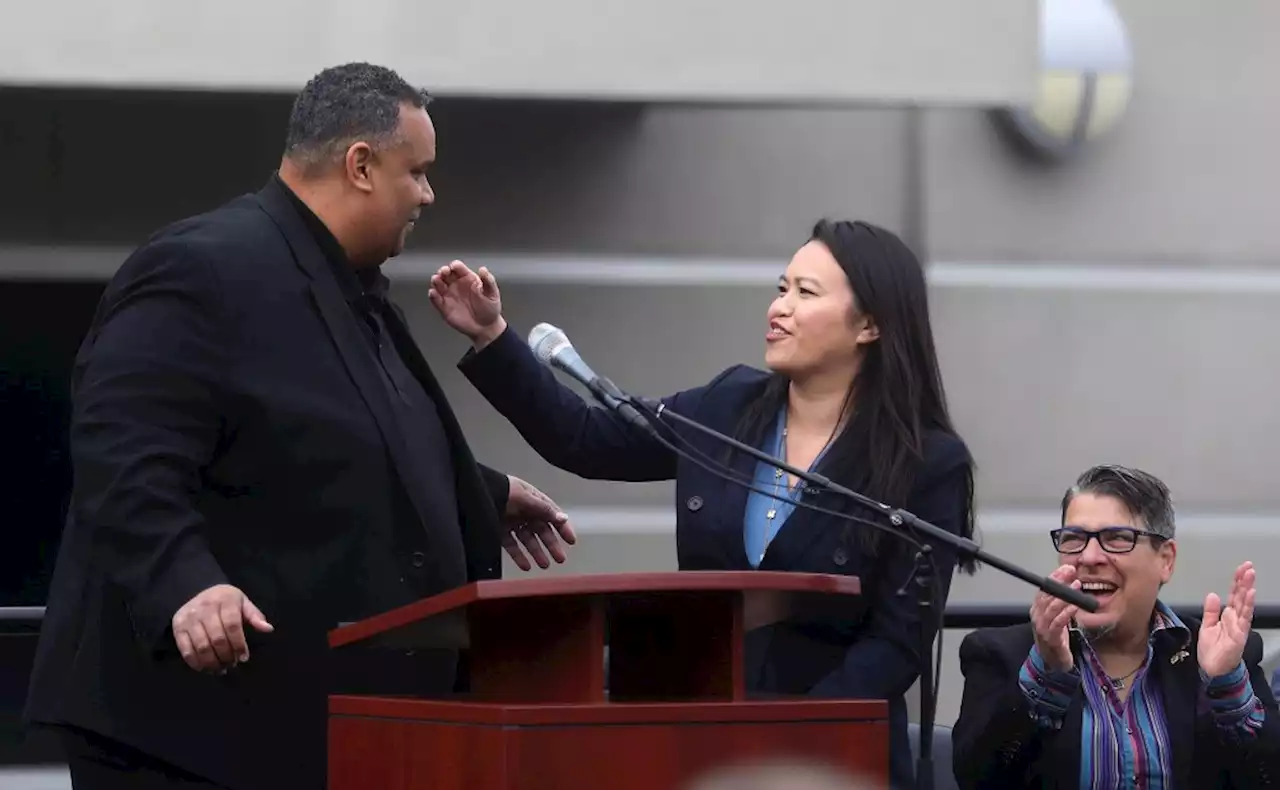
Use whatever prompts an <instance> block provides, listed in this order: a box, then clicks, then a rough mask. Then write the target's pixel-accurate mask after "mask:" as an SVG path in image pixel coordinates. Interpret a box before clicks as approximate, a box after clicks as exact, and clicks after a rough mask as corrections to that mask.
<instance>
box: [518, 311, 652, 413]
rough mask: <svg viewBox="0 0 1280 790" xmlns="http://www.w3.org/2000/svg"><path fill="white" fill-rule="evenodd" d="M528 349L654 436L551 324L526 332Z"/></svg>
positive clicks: (623, 399) (608, 383) (613, 388)
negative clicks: (527, 333)
mask: <svg viewBox="0 0 1280 790" xmlns="http://www.w3.org/2000/svg"><path fill="white" fill-rule="evenodd" d="M528 342H529V348H530V349H532V350H533V355H534V356H535V357H537V359H538V361H539V362H541V363H542V364H544V365H547V366H549V367H553V368H556V369H557V370H561V371H564V372H565V373H566V374H568V375H569V376H570V377H571V378H572V379H573V380H575V381H577V382H578V383H580V384H582V385H584V386H586V388H587V389H589V390H591V393H592V394H593V395H595V396H596V397H597V398H599V399H600V400H601V401H603V402H604V404H605V405H606V406H608V407H609V408H610V409H612V410H614V411H616V412H618V413H619V414H621V415H622V416H623V417H624V418H626V420H627V421H628V422H630V423H632V424H633V425H636V426H639V427H640V428H643V429H644V430H645V432H647V433H650V434H654V435H656V432H655V431H654V428H653V426H652V425H650V424H649V421H648V420H646V419H645V418H644V417H643V416H642V415H641V414H640V412H639V411H637V410H636V408H635V407H634V406H632V405H631V404H630V403H629V402H628V401H629V398H628V397H627V396H626V395H624V394H623V393H622V391H621V390H619V389H618V388H617V387H616V386H614V384H613V382H612V381H609V380H608V379H607V378H604V377H603V376H600V375H598V374H597V373H596V372H595V371H594V370H592V369H591V366H590V365H588V364H587V363H586V362H584V361H583V359H582V357H581V356H580V355H579V354H578V352H577V350H576V349H574V347H573V344H572V343H570V342H569V336H568V335H566V334H565V333H564V331H563V330H561V329H559V328H558V327H555V326H553V325H551V324H547V323H542V324H538V325H537V326H535V327H534V328H533V329H532V330H530V332H529V341H528Z"/></svg>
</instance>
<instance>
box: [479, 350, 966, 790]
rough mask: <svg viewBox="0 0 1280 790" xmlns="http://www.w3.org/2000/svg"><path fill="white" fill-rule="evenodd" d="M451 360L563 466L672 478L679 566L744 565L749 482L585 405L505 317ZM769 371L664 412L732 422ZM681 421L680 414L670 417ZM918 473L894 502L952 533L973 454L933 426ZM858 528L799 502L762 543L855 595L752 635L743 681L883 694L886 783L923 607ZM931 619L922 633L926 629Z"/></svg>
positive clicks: (905, 744)
mask: <svg viewBox="0 0 1280 790" xmlns="http://www.w3.org/2000/svg"><path fill="white" fill-rule="evenodd" d="M460 368H461V370H462V372H463V373H464V375H466V376H467V378H468V379H469V380H470V381H471V382H472V383H473V384H474V385H475V386H476V387H477V389H479V391H480V392H481V394H483V395H484V397H485V398H486V399H487V400H488V401H489V402H490V403H491V404H493V406H494V407H495V408H496V409H497V410H498V411H499V412H501V413H502V415H503V416H505V417H506V418H507V419H508V420H510V422H511V424H512V425H514V426H515V427H516V429H517V430H518V431H519V432H520V434H521V436H523V437H524V438H525V440H526V441H528V442H529V445H530V446H531V447H532V448H533V449H534V450H536V451H537V452H538V453H539V454H540V455H541V456H542V457H543V458H545V459H546V460H547V461H549V462H550V463H552V464H554V465H555V466H558V467H560V468H561V469H564V470H567V471H569V472H572V473H574V474H577V475H580V476H582V477H585V478H591V479H597V480H629V481H652V480H673V479H674V480H675V481H676V502H675V507H676V552H677V557H678V560H679V567H680V569H681V570H750V569H751V565H750V563H749V562H748V560H747V555H746V549H745V547H744V545H743V514H744V512H745V509H746V505H747V496H748V493H749V492H748V491H747V489H746V488H744V487H743V486H741V485H739V484H736V483H734V482H731V481H728V480H725V479H724V478H723V477H720V476H717V475H715V474H713V473H711V472H710V471H708V470H707V469H706V468H705V467H704V466H702V465H699V464H697V463H694V462H692V461H689V460H687V459H685V458H681V457H679V456H677V455H676V454H675V453H673V452H671V451H670V450H669V449H668V448H666V447H664V446H663V445H662V444H661V443H659V442H658V441H656V440H654V439H653V438H652V437H650V436H649V435H648V434H647V433H645V432H644V431H642V430H640V429H638V428H636V427H635V426H633V425H631V424H630V423H627V422H626V421H625V420H623V419H621V418H619V417H618V416H617V415H616V414H615V413H613V412H609V411H605V410H603V409H599V408H593V407H591V406H589V405H588V404H587V403H585V402H584V401H583V400H582V398H581V397H579V396H578V394H577V393H575V392H574V391H573V390H572V389H570V388H568V387H566V386H565V385H563V384H561V383H560V382H559V381H558V380H557V379H556V377H555V376H554V374H553V373H552V372H551V371H550V369H548V368H546V367H544V366H543V365H541V364H539V363H538V361H537V359H536V358H535V357H534V356H533V354H532V353H531V351H530V349H529V347H528V346H527V345H526V344H525V343H524V342H523V341H522V340H521V339H520V338H519V337H518V336H517V335H516V334H515V331H514V330H512V329H508V330H507V332H505V333H504V334H503V335H502V336H501V337H499V338H498V339H497V340H495V341H494V342H493V343H492V344H491V345H489V346H487V347H486V348H485V349H484V350H483V351H481V352H479V353H468V354H467V356H466V357H464V359H463V361H462V363H461V365H460ZM767 378H768V375H767V374H766V373H765V372H763V371H760V370H756V369H753V368H749V367H746V366H742V365H739V366H735V367H732V368H729V369H728V370H726V371H724V372H723V373H721V374H720V375H718V376H716V377H715V379H713V380H712V381H711V382H709V383H707V384H706V385H704V386H701V387H697V388H694V389H691V390H685V391H683V392H680V393H677V394H675V395H672V396H670V397H668V398H665V399H664V401H663V402H664V403H665V404H666V405H667V407H668V408H670V409H672V410H673V411H675V412H677V413H679V414H681V415H683V416H686V417H690V418H692V419H695V420H697V421H698V422H700V423H702V424H703V425H707V426H709V427H711V428H714V429H715V430H717V431H719V432H721V433H729V434H732V432H733V430H734V426H735V424H736V423H737V421H738V419H739V418H740V416H741V415H742V413H743V410H744V409H745V408H746V406H747V405H748V404H749V403H750V402H751V401H752V400H753V399H755V398H756V397H758V396H759V395H760V394H761V392H762V391H763V388H764V386H765V384H766V381H767ZM677 425H678V424H677ZM681 433H682V434H683V436H684V438H685V439H687V440H688V441H689V442H691V443H692V444H693V446H694V447H696V448H697V450H699V451H701V452H702V453H703V454H705V455H706V456H709V457H710V458H711V459H714V460H717V461H719V460H723V458H724V455H725V453H724V447H723V446H722V445H720V444H718V443H717V442H716V441H715V440H714V439H711V438H709V437H707V436H705V435H704V434H702V433H699V432H695V431H692V430H682V431H681ZM924 450H925V452H924V458H923V459H922V460H921V462H920V463H919V465H918V469H917V470H916V480H915V486H914V488H913V490H912V492H911V494H910V495H909V496H908V499H907V501H906V502H903V503H896V504H900V505H901V506H903V507H905V508H906V509H907V510H909V511H911V512H912V513H915V514H916V515H917V516H919V517H920V518H922V519H924V520H926V521H929V522H931V523H933V524H935V525H937V526H939V527H941V528H942V529H946V530H948V531H951V532H955V533H959V532H960V530H961V528H962V526H963V521H964V515H965V504H966V495H967V490H968V489H967V486H968V477H967V471H968V462H969V454H968V450H967V449H966V447H965V445H964V443H963V442H962V441H961V440H960V439H959V438H957V437H955V436H952V435H950V434H946V433H943V432H940V431H931V432H929V434H928V435H927V437H926V442H925V448H924ZM731 463H732V466H733V468H734V470H735V471H736V472H737V473H738V476H739V477H745V478H747V479H750V478H751V476H752V472H753V469H754V464H755V460H754V459H753V458H751V457H750V456H748V455H746V454H745V453H738V454H735V455H734V457H733V459H732V462H731ZM850 463H852V464H858V463H864V462H863V461H862V459H860V458H838V457H835V456H834V455H829V456H827V457H826V458H825V459H824V460H823V462H822V463H821V464H820V465H819V467H818V469H817V471H818V472H820V473H822V474H826V475H828V476H832V475H833V469H835V468H837V466H838V465H840V464H850ZM804 501H806V502H808V503H809V504H816V505H818V506H820V507H823V508H827V509H834V510H843V511H845V512H852V513H853V514H855V515H858V516H862V517H874V516H872V514H870V513H869V512H867V511H864V510H861V509H859V508H857V507H856V506H851V505H849V503H848V502H845V501H842V500H841V499H839V498H837V497H834V496H830V495H828V496H822V497H820V498H818V497H813V496H808V495H806V496H805V498H804ZM861 529H862V528H861V527H858V526H851V525H850V524H849V523H848V522H847V521H845V520H842V519H840V518H837V517H835V516H830V515H824V514H821V513H817V512H815V511H813V510H807V509H803V508H797V509H796V510H795V511H794V512H793V513H792V515H791V516H790V517H789V518H788V519H787V521H786V523H784V524H783V525H782V527H781V529H779V530H778V534H777V536H776V537H775V538H774V540H773V542H772V543H770V544H769V548H768V550H767V551H766V552H765V556H764V560H763V561H762V562H761V563H760V569H761V570H771V571H797V572H806V573H832V574H846V575H851V576H858V577H859V578H860V580H861V582H862V590H863V594H862V595H860V596H857V597H855V598H849V599H842V600H840V601H836V602H834V604H835V605H833V606H823V607H822V608H820V609H813V610H810V611H805V612H800V613H797V614H796V615H795V616H794V617H792V618H791V619H790V620H789V621H788V622H785V623H781V624H778V625H776V626H772V627H768V628H762V629H759V630H757V631H754V632H752V633H751V634H749V635H748V639H747V644H746V661H747V667H746V669H747V681H748V683H749V684H750V688H751V689H752V690H753V691H755V692H758V693H764V694H794V695H811V696H817V697H831V698H852V699H885V700H888V701H889V706H890V720H891V721H890V723H891V728H892V729H891V742H890V746H891V774H892V778H893V781H894V783H895V787H910V785H911V776H912V768H911V748H910V743H909V741H908V739H907V710H906V702H905V699H904V696H903V695H904V694H905V693H906V692H907V690H908V689H909V688H911V684H912V683H914V682H915V680H916V678H917V677H918V676H919V672H920V666H921V662H920V633H921V631H920V618H919V616H918V611H917V608H916V602H915V597H914V596H911V595H903V596H900V595H898V594H897V591H898V589H899V588H900V587H902V586H903V584H904V583H905V582H906V581H907V580H908V579H909V578H910V577H911V575H912V572H913V568H914V560H913V557H914V551H911V550H908V549H907V548H906V544H905V543H902V542H900V541H895V540H893V539H892V538H886V539H885V540H884V541H883V542H882V543H881V544H880V546H881V549H880V553H879V554H878V556H872V555H870V554H869V553H868V552H866V551H865V550H864V547H863V545H862V544H861V543H860V542H859V541H858V540H857V536H858V534H859V533H860V531H861ZM934 549H935V555H936V557H937V565H938V569H939V573H938V575H937V581H938V584H939V588H938V589H939V590H940V591H941V594H942V600H941V601H939V602H938V603H937V607H938V611H941V609H942V607H943V606H945V599H946V596H947V594H948V592H949V590H950V585H951V577H952V573H953V570H954V566H955V554H954V552H952V551H951V550H949V549H948V548H947V547H945V546H941V545H935V546H934ZM927 632H928V633H929V635H930V636H931V637H932V635H933V634H934V633H936V628H933V627H930V628H928V629H927Z"/></svg>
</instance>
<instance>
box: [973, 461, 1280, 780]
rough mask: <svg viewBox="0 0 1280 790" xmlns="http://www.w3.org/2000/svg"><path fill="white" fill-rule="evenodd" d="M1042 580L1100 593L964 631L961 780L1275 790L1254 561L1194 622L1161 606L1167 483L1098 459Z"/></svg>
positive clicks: (1274, 731)
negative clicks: (1089, 604) (1084, 607)
mask: <svg viewBox="0 0 1280 790" xmlns="http://www.w3.org/2000/svg"><path fill="white" fill-rule="evenodd" d="M1049 534H1050V537H1051V539H1052V541H1053V546H1054V548H1055V549H1056V550H1057V552H1058V557H1059V561H1060V567H1059V568H1058V569H1057V570H1056V571H1054V572H1053V573H1052V574H1051V576H1052V577H1053V578H1054V579H1057V580H1058V581H1060V582H1062V583H1064V584H1068V585H1070V586H1072V587H1074V588H1076V589H1079V590H1083V591H1084V592H1086V593H1088V594H1090V595H1092V596H1094V597H1095V598H1097V600H1098V603H1099V607H1098V611H1096V612H1084V611H1080V610H1078V609H1077V608H1076V607H1074V606H1070V605H1068V604H1066V603H1064V602H1063V601H1060V600H1059V599H1056V598H1053V597H1052V596H1049V595H1047V594H1045V593H1043V592H1042V593H1038V594H1037V595H1036V596H1035V599H1034V601H1033V603H1032V605H1031V610H1030V622H1028V623H1025V624H1022V625H1016V626H1009V627H1005V628H988V629H980V630H977V631H974V632H972V633H970V634H969V635H968V636H967V637H965V639H964V640H963V642H962V644H961V646H960V670H961V672H962V673H963V675H964V692H963V699H962V701H961V707H960V716H959V719H958V720H957V721H956V723H955V727H954V730H953V732H952V738H953V764H952V765H953V769H954V771H955V775H956V780H957V782H958V784H959V785H960V787H962V788H965V790H978V788H1012V787H1027V788H1030V787H1035V788H1048V787H1054V788H1062V789H1064V790H1065V788H1075V787H1079V788H1082V790H1083V789H1085V788H1088V789H1089V790H1093V789H1094V788H1106V790H1113V789H1114V790H1119V788H1126V789H1128V788H1135V789H1136V788H1142V789H1143V790H1146V789H1147V788H1152V789H1153V790H1170V788H1173V789H1175V790H1181V789H1182V788H1194V789H1195V790H1201V788H1205V789H1206V790H1207V788H1220V787H1230V788H1235V790H1243V789H1244V788H1254V787H1271V786H1280V712H1277V709H1276V699H1275V696H1274V695H1273V693H1272V691H1271V689H1270V687H1269V685H1268V683H1267V678H1266V675H1265V673H1264V671H1263V670H1262V668H1261V666H1260V664H1261V662H1262V639H1261V637H1260V636H1259V635H1258V634H1257V633H1255V632H1253V631H1252V630H1251V622H1252V617H1253V609H1254V597H1255V590H1254V585H1255V582H1256V578H1257V572H1256V570H1255V569H1254V567H1253V563H1251V562H1245V563H1243V564H1242V565H1240V567H1239V568H1237V569H1236V571H1235V574H1234V578H1233V579H1232V581H1231V587H1230V589H1229V592H1228V593H1227V596H1226V599H1225V601H1224V600H1223V599H1221V598H1220V597H1219V596H1218V594H1217V593H1209V594H1208V595H1207V596H1206V597H1205V602H1204V613H1203V616H1202V617H1201V619H1199V620H1194V619H1192V618H1186V619H1185V620H1184V619H1182V618H1179V617H1178V615H1177V614H1175V613H1174V611H1173V610H1172V609H1171V608H1169V607H1168V606H1167V605H1166V604H1165V603H1164V602H1162V601H1161V600H1160V597H1159V596H1160V590H1161V588H1162V587H1163V586H1164V585H1165V584H1166V583H1168V581H1169V579H1170V578H1172V576H1173V571H1174V566H1175V563H1176V560H1177V555H1178V549H1177V543H1176V541H1175V539H1174V509H1173V503H1172V500H1171V497H1170V495H1169V489H1168V488H1167V487H1166V486H1165V484H1164V483H1163V482H1161V481H1160V480H1159V479H1157V478H1156V477H1154V476H1153V475H1151V474H1148V473H1147V472H1143V471H1141V470H1137V469H1129V468H1125V467H1121V466H1113V465H1107V466H1096V467H1093V468H1091V469H1089V470H1088V471H1086V472H1085V473H1084V474H1082V475H1081V476H1080V477H1079V478H1078V479H1077V480H1076V483H1075V484H1074V485H1073V486H1072V487H1071V488H1069V489H1068V490H1067V492H1066V494H1065V495H1064V496H1063V499H1062V523H1061V526H1060V527H1059V528H1057V529H1054V530H1052V531H1051V532H1050V533H1049Z"/></svg>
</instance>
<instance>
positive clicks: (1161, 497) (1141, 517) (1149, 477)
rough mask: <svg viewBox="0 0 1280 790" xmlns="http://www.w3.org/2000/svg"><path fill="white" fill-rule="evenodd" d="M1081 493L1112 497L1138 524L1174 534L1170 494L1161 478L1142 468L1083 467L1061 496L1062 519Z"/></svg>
mask: <svg viewBox="0 0 1280 790" xmlns="http://www.w3.org/2000/svg"><path fill="white" fill-rule="evenodd" d="M1080 494H1093V495H1094V496H1109V497H1114V498H1116V499H1118V500H1120V501H1121V502H1122V503H1124V506H1125V509H1126V510H1128V511H1129V513H1130V514H1131V515H1132V516H1133V517H1134V520H1135V521H1137V522H1138V526H1140V527H1141V528H1143V529H1145V530H1148V531H1150V532H1154V533H1155V534H1157V535H1159V536H1160V537H1162V538H1166V539H1169V540H1172V539H1173V536H1174V514H1173V497H1172V496H1170V494H1169V487H1168V486H1166V485H1165V484H1164V483H1163V482H1162V481H1161V480H1160V478H1158V477H1156V476H1155V475H1153V474H1150V473H1149V472H1144V471H1142V470H1141V469H1130V468H1129V467H1126V466H1119V465H1118V464H1101V465H1099V466H1095V467H1093V468H1091V469H1088V470H1086V471H1085V472H1084V473H1083V474H1081V475H1080V477H1078V478H1077V479H1076V482H1075V485H1073V486H1071V487H1070V488H1068V489H1067V493H1066V494H1064V495H1063V497H1062V519H1063V521H1064V523H1065V520H1066V517H1067V507H1068V506H1069V505H1070V504H1071V500H1073V499H1075V498H1076V497H1077V496H1078V495H1080Z"/></svg>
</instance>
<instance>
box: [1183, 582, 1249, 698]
mask: <svg viewBox="0 0 1280 790" xmlns="http://www.w3.org/2000/svg"><path fill="white" fill-rule="evenodd" d="M1256 580H1257V572H1256V571H1255V570H1254V569H1253V563H1252V562H1246V563H1244V564H1243V565H1241V566H1240V567H1239V568H1236V575H1235V578H1234V579H1233V580H1232V583H1231V595H1230V596H1229V597H1228V598H1227V605H1226V608H1223V605H1222V601H1221V600H1220V599H1219V598H1218V594H1217V593H1209V595H1208V596H1206V597H1205V600H1204V619H1203V620H1202V621H1201V622H1200V638H1199V640H1198V642H1199V647H1198V649H1197V650H1198V653H1199V656H1198V658H1199V659H1200V669H1202V670H1203V671H1204V673H1205V675H1207V676H1209V677H1211V678H1216V677H1222V676H1223V675H1229V674H1231V673H1232V672H1234V671H1235V668H1236V667H1238V666H1240V661H1241V659H1243V658H1244V646H1245V642H1246V641H1247V640H1248V639H1249V629H1250V628H1251V627H1252V625H1253V600H1254V594H1255V593H1254V583H1255V581H1256Z"/></svg>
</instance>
